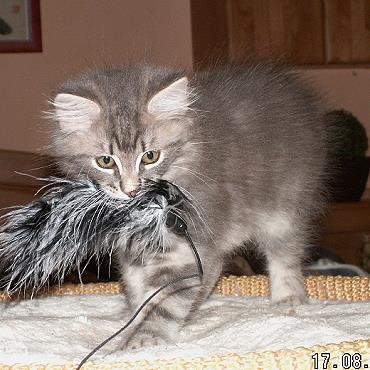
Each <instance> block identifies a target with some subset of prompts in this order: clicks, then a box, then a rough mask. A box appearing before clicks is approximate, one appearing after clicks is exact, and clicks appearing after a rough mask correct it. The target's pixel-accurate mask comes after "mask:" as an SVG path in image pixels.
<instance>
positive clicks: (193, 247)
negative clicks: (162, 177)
mask: <svg viewBox="0 0 370 370" xmlns="http://www.w3.org/2000/svg"><path fill="white" fill-rule="evenodd" d="M184 232H185V237H186V239H187V241H188V242H189V244H190V247H191V249H192V251H193V252H194V255H195V259H196V262H197V266H198V274H192V275H187V276H180V277H178V278H176V279H173V280H171V281H169V282H168V283H166V284H165V285H162V286H161V287H160V288H158V289H157V290H156V291H155V292H153V293H152V294H151V295H150V296H149V297H148V298H147V299H146V300H145V301H144V302H143V303H142V304H141V305H140V307H139V308H138V309H137V310H136V311H135V313H134V314H133V315H132V317H131V318H130V320H129V321H128V322H127V323H126V324H125V325H124V326H123V327H122V328H120V329H119V330H117V331H116V332H115V333H114V334H112V335H111V336H110V337H109V338H107V339H105V340H104V341H103V342H101V343H100V344H99V345H98V346H96V347H95V348H94V349H93V350H92V351H91V352H90V353H89V354H88V355H86V356H85V357H84V358H83V359H82V361H81V362H80V363H79V365H78V366H77V368H76V370H80V369H81V367H82V365H83V364H85V363H86V362H87V360H88V359H89V358H91V357H92V356H93V355H94V354H95V353H96V352H97V351H99V349H100V348H102V347H103V346H105V345H106V344H107V343H108V342H110V341H111V340H112V339H113V338H115V337H116V336H117V335H119V334H121V333H122V332H123V331H124V330H125V329H126V328H127V327H128V326H130V325H131V324H132V322H133V321H134V320H135V318H136V317H137V316H138V315H139V313H140V312H141V311H142V310H143V309H144V307H145V306H146V305H147V304H148V303H149V302H150V301H151V300H152V299H153V298H154V297H155V296H156V295H157V294H159V293H160V292H161V291H162V290H164V289H166V288H168V287H169V286H171V285H175V284H176V283H178V282H179V281H183V280H189V279H194V278H199V279H200V281H201V282H202V280H203V266H202V261H201V259H200V256H199V253H198V250H197V249H196V247H195V245H194V243H193V240H192V238H191V236H190V234H189V232H188V230H187V229H185V230H184Z"/></svg>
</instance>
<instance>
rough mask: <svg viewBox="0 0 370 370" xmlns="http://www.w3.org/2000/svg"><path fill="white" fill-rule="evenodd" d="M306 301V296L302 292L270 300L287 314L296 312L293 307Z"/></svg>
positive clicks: (280, 310)
mask: <svg viewBox="0 0 370 370" xmlns="http://www.w3.org/2000/svg"><path fill="white" fill-rule="evenodd" d="M306 302H307V298H306V296H305V295H303V294H300V295H290V296H287V297H281V298H280V299H278V300H275V299H273V300H272V304H273V305H275V306H276V307H277V310H278V311H279V312H281V313H283V314H287V315H294V314H295V313H296V311H295V307H296V306H299V305H302V304H305V303H306Z"/></svg>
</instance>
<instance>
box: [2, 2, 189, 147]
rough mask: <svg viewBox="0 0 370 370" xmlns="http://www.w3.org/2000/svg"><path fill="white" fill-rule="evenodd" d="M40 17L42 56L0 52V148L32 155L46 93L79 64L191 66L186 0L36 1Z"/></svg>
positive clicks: (38, 142)
mask: <svg viewBox="0 0 370 370" xmlns="http://www.w3.org/2000/svg"><path fill="white" fill-rule="evenodd" d="M41 19H42V37H43V52H42V53H25V54H0V119H1V121H0V149H10V150H22V151H37V150H39V148H40V146H41V145H42V144H43V143H44V142H45V140H44V135H43V124H45V122H43V123H42V124H40V122H41V120H40V115H41V111H42V109H44V108H45V104H44V103H45V100H46V96H47V95H48V94H49V93H50V91H51V89H53V88H54V87H55V86H56V85H57V84H59V83H60V82H61V81H62V80H64V79H66V78H68V77H70V76H71V75H74V74H76V73H78V72H79V71H80V70H82V69H85V68H86V67H87V66H91V65H94V64H96V63H97V64H99V63H102V62H106V61H107V62H110V63H113V64H119V63H124V62H125V61H127V60H128V59H133V60H136V59H140V58H141V57H143V56H144V55H145V56H146V59H147V60H148V61H151V62H155V63H158V64H165V65H179V66H183V67H191V64H192V54H191V30H190V6H189V2H188V1H187V0H186V1H173V0H156V1H152V0H135V1H132V0H109V1H101V0H79V1H75V0H63V1H57V0H41Z"/></svg>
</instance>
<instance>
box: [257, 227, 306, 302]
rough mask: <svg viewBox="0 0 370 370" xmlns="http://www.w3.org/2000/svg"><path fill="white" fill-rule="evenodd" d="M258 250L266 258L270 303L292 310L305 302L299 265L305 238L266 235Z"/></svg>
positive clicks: (288, 232)
mask: <svg viewBox="0 0 370 370" xmlns="http://www.w3.org/2000/svg"><path fill="white" fill-rule="evenodd" d="M263 239H264V240H263V242H262V243H261V247H262V248H263V252H264V254H265V255H266V258H267V268H268V272H269V277H270V291H271V301H272V302H273V303H276V304H279V305H286V306H293V305H297V304H301V303H304V302H305V300H306V295H305V287H304V278H303V273H302V261H303V256H304V251H305V247H306V245H305V242H306V238H305V237H304V236H303V235H301V233H294V232H292V230H286V232H284V233H283V235H281V234H280V235H276V234H275V235H271V234H270V235H268V237H264V238H263Z"/></svg>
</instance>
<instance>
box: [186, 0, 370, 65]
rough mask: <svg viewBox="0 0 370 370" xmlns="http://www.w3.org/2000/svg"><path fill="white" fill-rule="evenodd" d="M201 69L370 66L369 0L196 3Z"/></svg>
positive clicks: (193, 5) (194, 0)
mask: <svg viewBox="0 0 370 370" xmlns="http://www.w3.org/2000/svg"><path fill="white" fill-rule="evenodd" d="M191 16H192V34H193V50H194V61H195V64H201V65H202V64H203V65H204V64H207V59H208V60H209V58H210V59H212V60H215V59H216V60H218V61H220V60H221V61H224V60H234V61H241V60H245V59H246V58H248V57H250V56H253V57H255V56H257V57H271V58H273V59H275V60H276V59H278V60H282V61H287V62H290V63H292V64H320V65H322V64H331V63H335V64H338V63H351V64H354V63H370V1H369V0H307V1H297V0H217V1H210V0H192V1H191Z"/></svg>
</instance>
